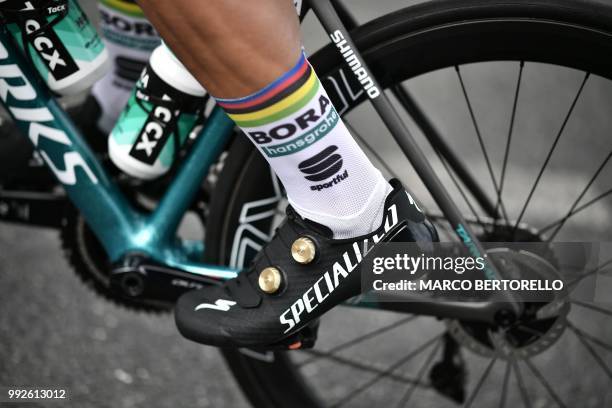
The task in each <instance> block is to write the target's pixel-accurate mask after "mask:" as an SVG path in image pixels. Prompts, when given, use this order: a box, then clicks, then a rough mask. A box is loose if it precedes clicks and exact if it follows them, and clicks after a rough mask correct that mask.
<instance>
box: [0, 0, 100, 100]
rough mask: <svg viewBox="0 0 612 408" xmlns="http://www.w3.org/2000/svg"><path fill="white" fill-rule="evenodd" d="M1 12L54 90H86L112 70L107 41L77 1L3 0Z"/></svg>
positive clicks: (69, 91) (12, 31) (67, 91)
mask: <svg viewBox="0 0 612 408" xmlns="http://www.w3.org/2000/svg"><path fill="white" fill-rule="evenodd" d="M0 14H2V17H3V19H4V22H5V23H6V24H7V26H8V29H9V31H10V32H11V34H12V35H13V37H14V38H15V40H16V41H17V43H18V44H19V46H20V48H21V49H22V50H23V51H24V53H25V54H26V57H27V58H28V59H29V60H31V61H32V63H33V64H34V66H35V67H36V69H37V70H38V72H39V73H40V74H41V76H42V77H43V78H44V80H45V81H46V82H47V84H48V85H49V88H50V89H51V90H52V91H54V92H56V93H58V94H61V95H71V94H75V93H79V92H82V91H84V90H86V89H87V88H89V87H90V86H91V85H93V84H94V82H96V81H97V80H98V79H100V78H101V77H102V76H104V74H105V73H106V71H107V70H108V67H109V59H108V53H107V52H106V49H105V48H104V44H103V43H102V40H101V39H100V37H99V36H98V33H97V32H96V30H95V28H94V27H93V26H92V25H91V24H90V23H89V20H88V19H87V16H86V15H85V13H83V11H82V10H81V8H80V7H79V5H78V4H77V2H76V1H75V0H0Z"/></svg>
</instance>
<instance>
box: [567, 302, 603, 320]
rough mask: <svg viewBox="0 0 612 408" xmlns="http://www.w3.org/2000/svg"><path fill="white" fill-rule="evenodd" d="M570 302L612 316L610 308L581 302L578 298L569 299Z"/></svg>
mask: <svg viewBox="0 0 612 408" xmlns="http://www.w3.org/2000/svg"><path fill="white" fill-rule="evenodd" d="M570 302H571V303H573V304H575V305H578V306H582V307H584V308H587V309H591V310H595V311H596V312H599V313H603V314H605V315H608V316H612V310H608V309H604V308H603V307H600V306H596V305H592V304H590V303H586V302H582V301H580V300H570Z"/></svg>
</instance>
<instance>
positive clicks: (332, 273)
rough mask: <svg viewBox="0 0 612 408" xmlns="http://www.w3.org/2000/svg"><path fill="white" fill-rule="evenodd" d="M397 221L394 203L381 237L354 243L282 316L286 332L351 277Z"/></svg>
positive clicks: (281, 321)
mask: <svg viewBox="0 0 612 408" xmlns="http://www.w3.org/2000/svg"><path fill="white" fill-rule="evenodd" d="M398 221H399V220H398V217H397V207H396V205H395V204H393V205H392V206H390V207H389V208H388V209H387V216H386V217H385V226H384V229H383V233H382V234H381V235H380V236H378V235H374V236H372V239H371V241H370V239H369V238H367V239H365V240H363V245H362V246H360V245H359V243H358V242H354V243H353V246H352V248H351V250H349V251H346V252H344V253H343V254H342V255H341V257H342V259H341V260H340V261H336V262H334V264H333V265H332V267H331V270H328V271H327V272H325V273H324V274H323V276H321V277H320V278H319V279H318V280H317V281H316V282H315V283H314V284H313V285H312V286H311V287H310V288H308V290H306V292H304V294H303V295H302V296H301V297H300V298H299V299H298V300H296V301H295V302H294V303H293V304H292V305H291V307H289V308H288V309H287V310H285V311H284V312H283V313H282V314H281V315H280V318H279V320H280V323H281V324H283V325H286V326H287V328H286V329H285V331H284V333H287V332H288V331H290V330H291V329H293V328H294V327H295V326H296V325H297V324H299V323H300V322H301V321H302V314H304V313H307V314H309V313H311V312H312V311H313V310H315V309H316V308H317V307H318V306H319V305H320V304H321V303H323V301H324V300H325V299H326V298H327V297H328V296H329V295H330V294H331V293H332V292H333V291H334V290H336V289H337V288H338V286H340V284H341V283H342V281H343V280H344V279H345V278H347V277H348V275H349V273H351V272H352V271H353V270H355V268H357V266H359V264H361V262H362V261H363V258H364V257H365V256H366V255H367V254H368V253H369V252H370V251H371V250H372V248H373V245H372V244H377V243H378V242H380V241H381V240H383V239H384V238H385V236H386V235H387V234H388V233H389V231H391V229H392V228H393V227H395V226H396V225H397V223H398Z"/></svg>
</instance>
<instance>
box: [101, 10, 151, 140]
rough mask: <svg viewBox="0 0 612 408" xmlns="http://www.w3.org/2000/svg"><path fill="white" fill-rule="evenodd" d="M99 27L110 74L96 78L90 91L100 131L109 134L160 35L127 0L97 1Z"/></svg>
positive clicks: (140, 11)
mask: <svg viewBox="0 0 612 408" xmlns="http://www.w3.org/2000/svg"><path fill="white" fill-rule="evenodd" d="M98 9H99V11H100V29H101V31H102V38H103V39H104V43H105V45H106V48H107V50H108V53H109V56H110V58H111V62H112V68H111V70H110V71H109V73H108V74H107V75H106V76H105V77H104V78H102V79H101V80H100V81H98V82H97V83H96V84H95V85H94V87H93V89H92V94H93V96H94V97H95V98H96V100H97V101H98V104H99V105H100V108H101V110H102V115H101V117H100V118H99V120H98V127H99V128H100V130H102V131H104V132H106V133H109V132H110V131H111V130H112V129H113V127H114V126H115V122H116V121H117V118H118V117H119V114H120V113H121V111H122V110H123V108H124V107H125V105H126V103H127V101H128V98H129V97H130V94H131V92H132V89H133V88H134V84H135V83H136V81H137V80H138V78H139V76H140V73H141V72H142V70H143V69H144V67H145V65H146V64H147V61H148V60H149V57H150V56H151V52H152V51H153V50H154V49H155V48H156V47H157V46H158V45H159V44H160V41H161V40H160V38H159V35H158V34H157V32H156V31H155V29H154V28H153V26H152V25H151V23H149V22H148V21H147V19H146V17H145V16H144V14H143V12H142V10H141V9H140V7H138V5H136V3H134V1H130V0H127V1H126V0H100V1H99V3H98Z"/></svg>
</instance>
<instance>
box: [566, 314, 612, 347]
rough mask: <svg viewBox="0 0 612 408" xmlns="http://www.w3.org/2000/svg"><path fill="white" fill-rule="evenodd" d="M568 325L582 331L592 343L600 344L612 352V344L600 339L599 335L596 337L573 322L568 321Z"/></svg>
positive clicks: (584, 336) (581, 333)
mask: <svg viewBox="0 0 612 408" xmlns="http://www.w3.org/2000/svg"><path fill="white" fill-rule="evenodd" d="M567 324H568V326H570V327H571V328H572V329H573V330H574V331H575V332H577V333H580V335H581V336H582V337H583V338H585V339H587V340H590V341H591V343H594V344H597V345H598V346H600V347H602V348H604V349H606V350H607V351H609V352H612V344H608V343H606V342H604V341H602V340H600V339H598V338H597V337H594V336H593V335H591V334H589V333H587V332H585V331H584V330H581V329H579V328H578V327H576V326H575V325H574V324H572V323H571V322H569V321H568V322H567Z"/></svg>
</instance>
